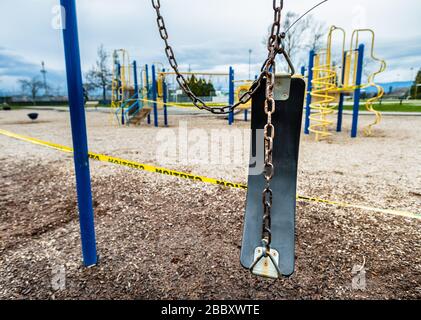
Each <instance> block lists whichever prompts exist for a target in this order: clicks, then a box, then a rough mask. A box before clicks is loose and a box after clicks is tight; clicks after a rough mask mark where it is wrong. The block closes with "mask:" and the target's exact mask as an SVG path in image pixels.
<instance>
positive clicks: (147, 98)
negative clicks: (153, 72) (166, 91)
mask: <svg viewBox="0 0 421 320" xmlns="http://www.w3.org/2000/svg"><path fill="white" fill-rule="evenodd" d="M145 74H146V84H145V85H146V100H150V99H151V91H150V90H149V89H150V88H149V66H148V65H147V64H146V65H145ZM147 118H148V124H151V114H148V117H147Z"/></svg>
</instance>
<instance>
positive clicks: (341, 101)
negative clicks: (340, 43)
mask: <svg viewBox="0 0 421 320" xmlns="http://www.w3.org/2000/svg"><path fill="white" fill-rule="evenodd" d="M345 64H346V52H344V57H343V59H342V83H341V85H342V87H343V84H344V82H345ZM344 99H345V94H344V93H343V92H341V93H340V94H339V105H338V122H337V124H336V132H341V131H342V118H343V112H344Z"/></svg>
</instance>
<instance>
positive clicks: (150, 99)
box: [111, 49, 252, 127]
mask: <svg viewBox="0 0 421 320" xmlns="http://www.w3.org/2000/svg"><path fill="white" fill-rule="evenodd" d="M113 57H114V59H113V79H112V101H111V107H112V109H113V112H112V113H113V118H114V117H115V118H116V119H117V123H119V124H120V125H131V124H134V125H139V124H140V123H141V121H142V120H143V119H145V118H147V123H148V124H151V113H152V114H153V117H154V126H155V127H158V126H159V123H158V116H159V113H160V111H161V112H163V115H164V126H168V109H167V108H168V107H174V108H195V107H194V105H193V104H192V103H191V102H188V101H189V100H187V99H188V98H187V97H186V96H182V95H181V96H180V95H179V94H178V92H179V91H181V90H180V88H179V86H178V83H177V81H176V77H175V73H174V72H167V71H165V69H164V68H161V70H159V71H157V68H156V65H158V64H161V63H156V64H153V65H152V66H151V72H150V71H149V70H150V69H149V66H148V65H147V64H146V65H145V66H143V67H142V68H141V69H140V70H139V69H138V67H137V62H136V61H133V62H132V63H130V58H129V54H128V52H127V51H126V50H124V49H120V50H115V51H114V54H113ZM182 74H183V75H184V76H187V77H189V79H190V78H191V77H193V78H194V79H197V81H205V82H207V83H210V84H212V85H214V84H215V83H214V82H213V79H214V78H217V79H218V82H217V84H219V85H220V84H221V81H220V78H228V86H227V87H228V94H227V97H228V103H231V104H232V103H234V102H235V101H238V100H239V98H240V96H241V94H243V93H244V92H245V91H247V90H248V89H249V87H250V85H251V84H252V82H251V81H249V80H237V81H236V80H234V74H235V73H234V69H233V68H232V67H230V68H229V71H228V72H227V73H223V72H202V71H201V72H182ZM206 78H207V79H206ZM139 79H140V82H139ZM222 82H223V83H224V85H225V86H226V84H227V81H226V80H225V81H222ZM236 84H238V85H237V86H236ZM224 89H226V87H224ZM180 97H181V98H184V99H182V101H179V100H180ZM217 98H222V99H226V98H225V96H219V97H217ZM201 99H204V100H205V99H211V100H212V97H201ZM219 100H221V99H219ZM209 104H210V105H212V106H214V107H220V106H223V105H225V103H224V102H223V101H215V102H213V101H210V102H209ZM250 108H251V103H247V104H245V105H243V106H241V107H240V108H239V109H238V110H237V111H236V112H235V114H238V113H240V112H244V120H245V121H247V120H248V110H249V109H250ZM228 123H229V124H230V125H231V124H233V123H234V112H232V113H231V114H229V116H228Z"/></svg>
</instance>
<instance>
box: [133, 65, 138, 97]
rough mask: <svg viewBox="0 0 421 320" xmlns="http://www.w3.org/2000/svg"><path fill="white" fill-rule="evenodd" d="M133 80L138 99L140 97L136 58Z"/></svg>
mask: <svg viewBox="0 0 421 320" xmlns="http://www.w3.org/2000/svg"><path fill="white" fill-rule="evenodd" d="M133 75H134V76H133V80H134V92H135V95H136V99H139V80H138V78H137V62H136V60H134V61H133Z"/></svg>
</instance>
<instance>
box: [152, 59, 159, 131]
mask: <svg viewBox="0 0 421 320" xmlns="http://www.w3.org/2000/svg"><path fill="white" fill-rule="evenodd" d="M157 99H158V88H157V85H156V72H155V65H154V64H153V65H152V100H153V101H154V102H153V122H154V125H155V127H158V104H157V103H156V101H157Z"/></svg>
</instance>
